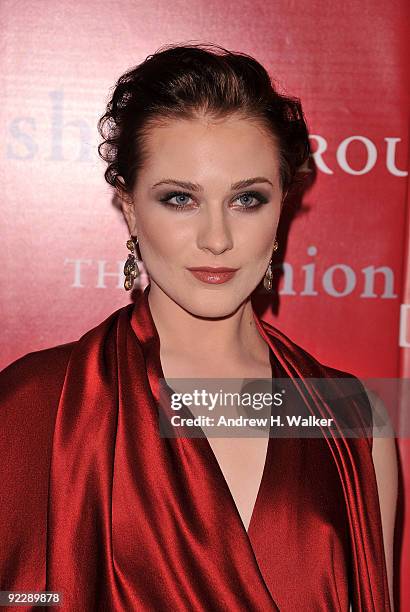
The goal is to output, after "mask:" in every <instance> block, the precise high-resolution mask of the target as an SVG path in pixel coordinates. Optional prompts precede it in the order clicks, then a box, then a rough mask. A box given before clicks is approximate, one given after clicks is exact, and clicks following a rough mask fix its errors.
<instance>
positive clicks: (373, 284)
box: [0, 0, 410, 610]
mask: <svg viewBox="0 0 410 612" xmlns="http://www.w3.org/2000/svg"><path fill="white" fill-rule="evenodd" d="M406 11H408V3H407V2H405V0H391V1H390V2H389V3H386V2H382V0H373V1H372V2H369V1H368V0H367V1H366V0H364V1H363V0H361V1H360V2H359V1H358V0H352V1H351V2H349V3H348V4H346V3H344V4H341V3H339V4H338V3H332V4H331V3H328V2H326V1H325V0H312V2H310V3H308V4H300V3H295V2H289V1H287V0H286V1H285V0H277V1H276V2H275V3H270V2H266V1H265V2H261V1H258V0H256V1H255V0H253V1H252V2H251V1H247V0H235V1H233V0H225V2H219V1H217V0H207V1H206V2H205V1H203V0H192V1H191V2H189V3H187V2H181V0H176V1H174V2H173V3H169V2H168V1H167V0H158V1H157V2H155V3H151V2H142V1H140V0H136V1H133V2H130V1H127V0H117V2H115V3H114V2H108V1H107V0H102V1H101V0H100V1H99V2H93V1H92V0H90V1H89V2H88V3H85V2H78V0H66V1H64V0H54V2H52V3H51V4H50V2H47V1H46V0H37V2H35V3H33V2H25V1H22V0H13V1H12V0H3V1H2V3H1V4H0V15H1V19H2V23H3V24H4V25H3V39H2V42H3V44H2V48H3V49H2V50H3V52H2V54H1V57H0V66H1V68H0V70H1V75H2V87H1V90H0V96H1V98H2V104H1V109H2V113H1V128H2V134H3V137H2V140H1V145H0V146H1V152H2V170H1V172H2V181H1V184H2V191H3V196H2V199H1V207H0V213H1V220H2V230H3V233H2V236H3V240H2V249H1V252H0V278H1V282H2V291H3V296H4V299H3V302H2V313H1V314H2V322H3V324H2V327H1V335H2V346H3V349H2V353H1V362H0V368H1V367H4V366H6V365H7V364H8V363H10V362H11V361H13V360H14V359H16V358H18V357H20V356H21V355H23V354H25V353H27V352H29V351H33V350H38V349H41V348H45V347H49V346H54V345H56V344H60V343H63V342H68V341H71V340H74V339H77V338H78V337H79V336H80V335H82V334H83V333H84V332H85V331H86V330H88V329H90V328H91V327H92V326H94V325H96V324H98V323H99V322H100V321H102V320H103V319H104V318H105V317H106V316H108V314H110V313H111V312H112V311H113V310H114V309H116V308H119V307H120V306H122V305H125V304H126V303H127V302H128V300H129V295H128V294H126V293H125V291H124V289H123V288H122V282H123V276H122V265H123V263H124V261H125V259H126V256H127V251H126V247H125V241H126V239H127V237H128V234H127V228H126V225H125V223H124V221H123V219H122V216H121V213H120V212H119V211H118V209H117V208H115V206H114V205H113V204H112V195H111V192H110V188H109V187H108V186H107V184H106V183H105V182H104V179H103V171H104V165H103V163H102V161H101V160H100V159H99V158H98V155H97V150H96V147H97V145H98V142H99V136H98V132H97V128H96V123H97V120H98V117H99V116H100V115H101V114H102V113H103V111H104V106H105V102H106V101H107V100H108V95H109V89H110V88H111V87H112V86H113V85H114V83H115V80H116V79H117V78H118V76H119V75H120V74H122V73H123V72H124V71H125V70H126V69H127V68H129V67H131V66H133V65H135V64H137V63H139V62H140V61H142V60H143V59H144V58H145V57H146V56H147V55H148V54H150V53H152V52H153V51H155V50H156V49H157V48H158V47H160V46H161V45H163V44H165V43H172V42H174V43H175V42H187V41H189V40H195V41H199V42H215V43H218V44H221V45H223V46H225V47H227V48H228V49H231V50H236V51H244V52H247V53H250V54H251V55H253V56H254V57H256V58H257V59H258V60H259V61H261V62H262V63H263V64H264V65H265V66H266V67H267V68H268V70H269V72H270V73H271V75H272V76H273V78H274V79H275V80H276V82H277V84H278V86H279V87H280V88H281V89H282V90H283V91H285V92H287V93H289V94H291V95H295V96H298V97H300V98H301V100H302V102H303V106H304V109H305V114H306V117H307V121H308V125H309V129H310V133H311V139H312V147H313V150H314V152H315V153H314V158H315V161H316V167H317V178H316V181H315V183H314V185H313V187H312V188H311V189H310V190H309V191H308V192H307V194H306V195H305V198H304V211H303V213H302V214H300V215H299V216H298V217H297V218H296V219H295V220H294V222H293V224H292V228H291V232H290V235H289V239H288V242H287V248H286V255H285V270H286V275H285V276H284V277H283V278H282V280H281V284H280V286H279V298H280V304H279V311H278V312H274V311H272V309H271V308H270V306H269V305H267V306H266V310H265V311H264V318H266V319H267V320H270V321H273V323H274V324H275V325H277V326H278V327H279V328H280V329H282V330H283V331H284V332H285V333H287V334H288V335H289V336H290V337H291V338H293V339H294V340H296V341H297V342H298V343H299V344H302V345H303V346H304V347H305V348H306V349H307V350H309V351H311V352H312V353H313V354H314V355H315V356H316V357H317V358H319V359H320V360H322V361H324V362H325V363H327V364H329V365H331V366H333V367H337V368H340V369H343V370H347V371H350V372H352V373H354V374H356V375H358V376H361V377H386V378H395V377H409V376H410V282H409V269H410V250H409V236H410V232H409V215H408V210H409V201H408V131H407V129H408V123H407V117H408V114H407V109H408V102H409V100H408V92H409V89H408V79H409V77H408V71H407V59H408V41H409V40H410V36H409V34H410V33H409V28H408V25H406V24H408V23H409V19H408V15H406V14H405V12H406ZM406 17H407V19H406ZM262 299H263V305H265V304H266V302H265V298H262V296H261V300H262ZM402 418H403V419H406V418H407V419H408V417H407V414H405V413H404V414H403V415H402ZM398 446H399V451H400V459H401V471H402V475H401V477H402V486H403V488H404V490H405V491H407V492H408V491H409V490H410V466H409V464H410V443H409V440H408V439H403V438H401V439H398ZM406 512H407V514H406ZM398 514H399V516H398V527H397V529H398V546H397V552H396V556H397V564H398V562H399V560H400V568H399V566H398V575H400V576H401V584H399V581H398V582H397V585H396V589H398V588H399V589H400V595H399V596H400V599H401V602H402V607H401V609H402V610H410V604H408V603H407V607H406V603H405V602H410V590H409V589H410V586H409V584H408V583H407V584H406V581H405V580H404V577H405V576H408V575H410V552H409V549H410V532H409V525H410V515H409V510H408V509H407V510H406V508H405V506H404V502H403V500H402V501H401V503H400V506H399V513H398ZM399 596H398V598H397V601H398V599H399Z"/></svg>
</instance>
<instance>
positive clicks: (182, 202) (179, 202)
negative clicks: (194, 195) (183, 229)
mask: <svg viewBox="0 0 410 612" xmlns="http://www.w3.org/2000/svg"><path fill="white" fill-rule="evenodd" d="M174 199H175V202H172V201H171V200H174ZM190 199H191V196H190V195H189V193H184V192H182V191H181V192H179V191H177V192H173V193H167V194H166V195H165V196H164V197H163V198H160V201H161V202H163V203H164V204H165V206H170V207H171V208H175V209H176V210H182V209H186V208H188V206H187V204H188V200H190Z"/></svg>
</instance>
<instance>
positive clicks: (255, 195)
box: [160, 191, 269, 212]
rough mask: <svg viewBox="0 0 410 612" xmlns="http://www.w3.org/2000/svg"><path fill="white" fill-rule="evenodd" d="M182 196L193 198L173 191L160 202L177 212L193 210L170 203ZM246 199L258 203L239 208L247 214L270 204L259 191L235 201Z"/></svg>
mask: <svg viewBox="0 0 410 612" xmlns="http://www.w3.org/2000/svg"><path fill="white" fill-rule="evenodd" d="M180 196H183V197H186V198H191V195H190V194H189V193H187V192H185V191H171V192H169V193H167V194H166V195H164V196H163V197H162V198H160V202H162V203H163V204H164V206H169V207H170V208H172V209H174V210H176V211H183V210H191V209H192V208H193V207H192V206H190V205H187V204H184V203H173V202H170V200H171V199H172V198H176V197H180ZM244 197H247V198H253V199H255V200H256V201H257V203H256V204H252V205H246V204H245V205H240V206H239V208H240V209H242V210H243V211H245V212H253V211H254V210H257V209H258V208H260V206H261V205H262V204H266V203H267V202H269V200H268V198H266V197H265V196H264V195H263V194H262V193H260V192H259V191H245V192H244V193H241V194H240V195H238V196H237V197H236V198H235V201H236V200H239V199H240V198H244Z"/></svg>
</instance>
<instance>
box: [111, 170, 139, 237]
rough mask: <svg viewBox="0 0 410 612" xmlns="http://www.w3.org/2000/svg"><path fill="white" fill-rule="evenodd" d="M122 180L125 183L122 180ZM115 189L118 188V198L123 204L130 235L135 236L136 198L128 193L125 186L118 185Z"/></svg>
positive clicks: (122, 207)
mask: <svg viewBox="0 0 410 612" xmlns="http://www.w3.org/2000/svg"><path fill="white" fill-rule="evenodd" d="M119 180H120V179H119ZM121 182H122V183H123V181H122V180H121ZM115 189H116V194H117V198H118V200H119V202H120V204H121V209H122V212H123V215H124V217H125V220H126V222H127V225H128V230H129V233H130V235H132V236H135V235H137V232H136V217H135V207H134V200H133V198H132V195H131V194H130V193H128V192H127V191H126V190H125V188H121V187H116V188H115Z"/></svg>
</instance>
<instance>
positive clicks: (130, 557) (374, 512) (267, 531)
mask: <svg viewBox="0 0 410 612" xmlns="http://www.w3.org/2000/svg"><path fill="white" fill-rule="evenodd" d="M148 292H149V286H148V287H147V288H146V290H145V291H144V293H143V294H141V295H140V296H139V297H138V298H137V301H136V303H135V304H130V305H128V306H125V307H123V308H121V309H119V310H117V311H116V312H114V313H113V314H112V315H110V317H108V318H107V319H106V320H105V321H103V322H102V323H101V324H100V325H98V326H97V327H95V328H94V329H92V330H90V331H89V332H87V333H86V334H85V335H84V336H83V337H82V338H80V340H78V341H77V342H74V343H70V345H65V348H64V347H55V348H54V349H48V350H47V351H41V352H39V353H36V354H34V353H33V354H31V357H30V355H28V356H26V357H24V358H22V359H21V360H19V361H18V362H16V363H15V364H12V365H11V366H9V367H8V368H6V370H4V371H3V373H1V376H0V382H1V384H2V388H3V389H6V388H7V392H5V393H4V395H3V400H2V405H3V410H4V415H5V416H4V418H5V422H6V423H7V439H5V438H3V440H2V442H3V444H2V446H1V447H0V460H1V461H2V462H3V461H5V458H6V453H7V446H8V445H12V446H13V444H17V443H18V442H19V441H20V440H21V439H22V434H21V429H22V428H23V430H24V423H22V422H21V419H22V413H23V409H24V411H28V412H29V415H28V422H35V418H34V416H37V418H38V419H39V421H41V419H43V420H44V423H43V424H42V425H41V426H40V425H39V426H38V427H39V429H38V435H37V436H33V438H30V436H29V435H27V438H28V440H29V442H27V444H26V446H25V448H23V449H22V452H21V453H20V454H18V453H16V454H15V455H13V462H12V464H11V465H9V466H7V468H6V471H5V480H4V484H3V486H2V496H3V497H4V498H6V502H5V505H4V507H5V512H4V513H3V515H2V516H1V518H0V535H1V536H2V534H3V533H6V531H7V532H8V530H9V529H10V528H11V526H12V525H13V522H15V523H16V525H17V527H16V539H15V540H13V539H12V538H10V536H7V538H6V541H7V546H6V549H4V548H3V550H2V551H1V556H0V578H1V588H2V590H17V589H25V590H48V591H53V590H54V591H60V592H62V593H63V598H64V599H63V607H62V608H56V609H63V610H70V611H71V610H72V611H77V610H96V611H109V610H141V611H145V610H147V611H148V610H158V611H161V612H162V611H163V610H186V611H190V612H191V611H204V610H212V611H215V612H218V611H250V610H252V611H255V612H259V611H261V612H262V611H264V612H265V611H268V610H281V611H289V612H294V611H295V610H309V611H310V610H314V609H315V610H319V609H320V610H348V606H349V599H350V600H352V605H353V609H354V610H355V611H356V610H357V611H361V612H370V611H376V612H382V611H383V612H385V611H390V605H389V600H388V588H387V573H386V566H385V559H384V550H383V541H382V531H381V518H380V509H379V505H378V496H377V486H376V479H375V473H374V467H373V463H372V460H371V440H369V438H368V437H365V436H363V437H360V438H357V439H352V438H349V439H347V438H332V437H331V438H319V439H278V438H270V439H269V444H268V451H267V456H266V464H265V469H264V472H263V477H262V481H261V485H260V489H259V492H258V496H257V500H256V503H255V508H254V511H253V514H252V519H251V523H250V525H249V530H248V533H247V531H246V529H245V527H244V525H243V523H242V521H241V518H240V515H239V512H238V510H237V508H236V506H235V502H234V500H233V497H232V495H231V493H230V490H229V487H228V485H227V483H226V481H225V479H224V477H223V474H222V471H221V469H220V467H219V464H218V462H217V460H216V457H215V455H214V454H213V452H212V449H211V446H210V444H209V442H208V440H207V439H206V438H161V437H160V435H159V431H158V399H159V380H160V379H161V378H164V375H163V372H162V368H161V362H160V352H159V346H160V345H159V337H158V333H157V331H156V328H155V325H154V321H153V319H152V316H151V313H150V310H149V304H148ZM254 317H255V320H256V322H257V326H258V329H259V330H260V333H261V334H262V336H263V337H264V339H265V340H266V342H267V343H268V344H269V346H270V349H271V356H272V358H273V360H274V362H275V364H276V366H277V368H278V372H280V375H281V376H284V377H291V378H305V377H306V378H309V377H318V378H319V377H328V378H333V377H336V376H349V375H348V374H345V373H342V372H339V371H336V370H333V369H331V368H327V367H325V366H323V365H321V364H320V363H318V362H317V361H316V360H314V359H313V357H312V356H310V355H309V354H308V353H306V352H305V351H303V350H302V349H301V348H300V347H298V346H297V345H296V344H294V343H293V342H292V341H291V340H290V339H288V338H287V337H286V336H285V335H284V334H282V333H280V332H279V331H278V330H276V329H275V328H274V327H272V326H271V325H269V324H267V323H266V322H264V321H262V320H261V319H259V318H258V316H257V315H256V313H255V312H254ZM53 360H54V362H55V363H57V364H58V365H55V363H53V364H51V361H53ZM53 368H55V370H53ZM46 371H48V372H53V373H54V372H57V373H58V376H56V378H55V379H53V381H51V382H50V385H51V390H50V389H49V388H48V390H47V397H46V392H45V390H44V383H43V384H41V381H39V376H40V374H41V373H44V372H46ZM23 376H25V377H26V378H25V382H24V383H23V382H22V377H23ZM42 380H43V381H44V378H43V379H42ZM358 384H359V383H358ZM10 385H14V390H12V391H10V388H11V387H10ZM298 393H301V395H303V397H304V401H305V402H306V404H307V405H308V406H309V410H311V412H312V414H315V415H317V416H319V415H322V414H326V415H331V414H332V407H331V406H330V405H328V403H327V401H326V399H325V398H323V397H320V396H319V395H318V393H317V390H315V389H313V388H310V387H309V383H308V381H307V382H306V385H305V386H304V388H303V389H298ZM28 398H30V399H29V400H28ZM355 401H356V404H355V405H353V403H352V411H353V413H354V414H356V413H357V414H358V415H359V414H360V413H361V411H362V409H363V408H364V409H366V405H365V402H366V401H367V400H365V399H363V400H362V401H363V402H364V403H363V404H362V405H358V404H357V400H355ZM42 402H44V406H46V407H47V409H45V408H44V409H42V408H41V406H42ZM352 402H353V400H352ZM367 407H368V406H367ZM33 415H34V416H33ZM54 419H55V420H54ZM357 420H358V423H360V416H358V417H357ZM23 433H24V432H23ZM27 434H28V432H27ZM36 439H37V443H38V442H39V441H40V444H39V445H38V446H35V443H36ZM46 451H47V452H46ZM30 454H34V455H35V457H34V458H33V461H32V465H34V466H35V469H36V470H38V474H39V475H40V476H41V478H42V479H43V481H44V478H45V474H47V475H48V487H45V486H44V482H42V483H40V484H38V485H37V484H36V474H33V473H32V474H29V475H26V473H25V471H24V470H22V469H21V465H27V464H28V460H27V457H29V456H30ZM18 461H20V465H19V464H18ZM13 474H14V477H15V478H16V475H18V478H19V488H18V489H17V493H15V494H14V495H13V496H10V494H8V492H7V489H6V486H7V487H9V486H10V483H11V481H12V478H13ZM29 482H30V483H31V485H30V486H31V487H32V488H34V489H36V487H37V486H38V491H41V494H40V493H37V494H36V495H32V496H31V498H30V499H31V505H30V507H29V508H27V506H26V505H25V500H24V496H23V491H24V488H25V487H27V486H28V484H29ZM27 514H28V515H29V516H30V518H31V527H32V530H33V532H34V534H35V535H33V534H32V533H30V530H29V523H28V522H27V521H26V519H25V517H26V515H27ZM34 541H37V542H38V547H37V551H38V554H37V556H36V554H35V553H33V552H32V551H31V548H30V553H28V550H29V546H28V544H27V543H28V542H30V543H31V546H33V545H34ZM27 563H29V567H27ZM10 609H11V608H10ZM23 609H26V610H30V609H33V610H34V609H38V608H34V607H33V608H30V607H26V608H24V607H23Z"/></svg>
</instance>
